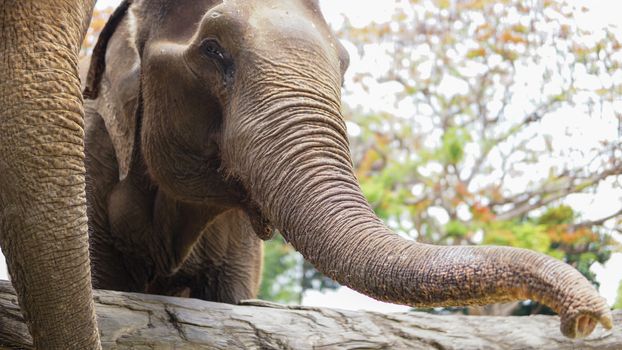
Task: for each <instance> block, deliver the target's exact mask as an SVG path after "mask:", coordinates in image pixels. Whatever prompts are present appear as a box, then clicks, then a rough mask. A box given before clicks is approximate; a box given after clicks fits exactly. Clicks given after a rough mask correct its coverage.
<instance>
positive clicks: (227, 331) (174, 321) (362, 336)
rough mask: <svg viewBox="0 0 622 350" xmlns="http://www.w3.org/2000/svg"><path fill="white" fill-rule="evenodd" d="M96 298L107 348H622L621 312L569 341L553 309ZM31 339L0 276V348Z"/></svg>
mask: <svg viewBox="0 0 622 350" xmlns="http://www.w3.org/2000/svg"><path fill="white" fill-rule="evenodd" d="M95 300H96V305H97V314H98V319H99V326H100V329H101V333H102V342H103V345H104V348H105V349H106V348H107V349H129V348H132V349H542V350H544V349H600V350H607V349H610V350H614V349H622V312H619V311H618V312H616V313H615V317H614V318H615V321H614V322H615V328H614V329H613V331H604V330H603V329H602V328H598V329H597V330H596V331H595V333H594V334H593V335H592V336H590V337H589V338H588V339H587V340H579V341H572V340H569V339H566V338H563V336H562V335H561V333H560V332H559V328H558V327H559V319H558V318H557V317H551V316H531V317H484V316H434V315H430V314H425V313H416V312H411V313H397V314H388V315H384V314H379V313H374V312H355V311H340V310H332V309H320V308H306V307H286V306H282V305H276V304H270V303H265V302H251V303H249V305H245V306H237V305H227V304H218V303H210V302H205V301H200V300H195V299H180V298H171V297H162V296H154V295H141V294H131V293H118V292H110V291H97V292H96V293H95ZM68 317H70V316H69V315H68ZM59 322H62V320H59ZM29 338H30V337H29V336H28V335H27V330H26V326H25V325H24V323H23V319H22V317H21V315H20V312H19V308H18V306H17V302H16V297H15V294H14V291H13V288H11V287H10V284H9V283H8V282H4V281H3V282H0V348H29V344H30V339H29Z"/></svg>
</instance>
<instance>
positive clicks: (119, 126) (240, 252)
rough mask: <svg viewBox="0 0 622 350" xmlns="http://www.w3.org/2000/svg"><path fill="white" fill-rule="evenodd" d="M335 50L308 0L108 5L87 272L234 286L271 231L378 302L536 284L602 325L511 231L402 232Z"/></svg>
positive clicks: (97, 90)
mask: <svg viewBox="0 0 622 350" xmlns="http://www.w3.org/2000/svg"><path fill="white" fill-rule="evenodd" d="M348 64H349V57H348V54H347V51H346V50H345V49H344V47H343V46H342V45H341V44H340V42H339V41H338V40H337V39H336V38H335V35H334V34H333V32H332V31H331V30H330V29H329V27H328V25H327V23H326V21H325V20H324V18H323V15H322V14H321V11H320V8H319V5H318V1H317V0H263V1H242V0H222V1H220V0H200V1H196V0H192V1H190V0H178V1H170V0H152V1H146V0H135V1H131V2H130V1H126V2H124V3H123V4H122V5H121V6H120V7H119V8H118V9H117V10H116V11H115V13H114V14H113V15H112V16H111V19H110V20H109V22H108V23H107V25H106V26H105V28H104V30H103V31H102V34H101V36H100V38H99V40H98V43H97V45H96V47H95V49H94V51H93V57H92V60H91V64H90V67H89V71H88V76H87V78H86V82H85V89H84V95H85V97H86V98H87V104H86V107H85V108H86V134H85V150H86V168H87V176H88V178H87V201H88V216H89V230H90V243H91V256H92V261H93V283H94V286H95V287H96V288H105V289H114V290H121V291H131V292H149V293H158V294H165V295H177V296H190V297H196V298H202V299H207V300H213V301H219V302H227V303H236V302H239V301H240V300H242V299H245V298H251V297H254V296H255V295H256V293H257V288H258V283H259V274H260V271H261V257H262V246H261V240H262V239H263V240H265V239H269V238H270V237H271V235H272V233H273V232H274V231H275V230H278V231H279V232H280V233H281V234H282V236H283V237H284V238H285V239H286V240H287V241H288V242H289V243H291V244H292V246H293V247H295V249H296V250H298V251H299V252H301V253H302V255H303V256H304V257H305V259H307V260H308V261H309V262H311V263H312V264H313V265H314V266H315V267H316V268H317V269H318V270H320V271H321V272H323V273H324V274H326V275H327V276H329V277H331V278H333V279H334V280H336V281H338V282H339V283H341V284H343V285H346V286H349V287H351V288H353V289H355V290H357V291H360V292H362V293H364V294H366V295H369V296H371V297H373V298H376V299H378V300H382V301H388V302H393V303H401V304H407V305H413V306H426V307H431V306H458V305H470V304H486V303H492V302H499V301H509V300H516V299H521V298H523V299H526V298H530V299H534V300H537V301H540V302H543V303H545V304H547V305H549V306H550V307H552V308H553V309H554V310H555V311H556V312H558V313H559V314H560V316H561V331H562V333H563V334H564V335H566V336H568V337H573V338H574V337H584V336H587V335H588V334H590V333H591V332H592V331H593V329H594V328H595V326H596V325H597V323H598V322H600V323H601V324H602V325H603V326H604V327H607V328H610V327H611V322H612V321H611V315H610V312H609V308H608V306H607V304H606V302H605V300H604V299H603V298H602V297H600V296H599V295H598V293H597V292H596V290H595V289H594V287H593V286H592V285H591V284H590V283H589V282H588V281H587V280H586V279H585V278H584V277H583V276H582V275H581V274H580V273H579V272H578V271H576V270H575V269H574V268H572V267H571V266H569V265H567V264H565V263H563V262H561V261H558V260H556V259H553V258H551V257H547V256H545V255H542V254H539V253H536V252H533V251H529V250H525V249H517V248H510V247H495V246H481V247H473V246H434V245H427V244H421V243H418V242H416V241H411V240H407V239H404V238H401V237H400V236H399V235H397V234H395V233H393V232H391V231H390V230H389V229H388V228H387V227H386V226H385V224H384V223H383V222H382V221H381V220H380V219H379V218H378V217H377V216H376V215H375V214H374V212H373V210H372V208H371V207H370V205H369V204H368V202H367V201H366V199H365V197H364V196H363V194H362V191H361V189H360V187H359V184H358V182H357V179H356V177H355V175H354V171H353V164H352V160H351V156H350V150H349V143H348V142H349V141H348V138H347V133H346V127H345V122H344V119H343V116H342V115H341V112H340V110H341V96H340V94H341V85H342V82H343V75H344V72H345V70H346V69H347V67H348Z"/></svg>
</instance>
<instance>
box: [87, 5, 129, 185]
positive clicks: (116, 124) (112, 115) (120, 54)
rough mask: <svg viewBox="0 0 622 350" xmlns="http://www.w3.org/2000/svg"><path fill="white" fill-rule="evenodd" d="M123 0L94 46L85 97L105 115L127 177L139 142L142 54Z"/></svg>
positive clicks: (120, 164) (107, 127)
mask: <svg viewBox="0 0 622 350" xmlns="http://www.w3.org/2000/svg"><path fill="white" fill-rule="evenodd" d="M130 5H131V1H124V2H123V3H121V5H119V7H118V8H117V9H116V10H115V11H114V12H113V14H112V15H111V16H110V19H109V20H108V22H107V23H106V25H105V26H104V28H103V29H102V32H101V34H100V35H99V38H98V40H97V44H96V45H95V48H94V49H93V54H92V57H91V64H90V66H89V70H88V74H87V77H86V79H85V80H86V81H85V88H84V92H83V95H84V98H85V99H91V100H93V102H92V104H93V106H94V108H95V109H96V110H97V112H98V113H99V114H100V115H101V116H102V118H103V120H104V124H105V125H106V129H107V131H108V135H109V136H110V139H111V141H112V145H113V147H114V150H115V154H116V157H117V162H118V167H119V179H120V180H123V179H124V178H125V177H127V175H128V173H129V171H130V165H131V164H132V154H133V152H134V151H133V150H134V147H135V146H137V144H136V142H137V141H136V129H137V124H138V123H139V120H137V107H138V106H137V105H138V100H139V95H140V55H139V52H138V50H137V47H136V35H137V33H136V32H137V25H136V19H135V17H134V15H133V13H132V11H131V8H130Z"/></svg>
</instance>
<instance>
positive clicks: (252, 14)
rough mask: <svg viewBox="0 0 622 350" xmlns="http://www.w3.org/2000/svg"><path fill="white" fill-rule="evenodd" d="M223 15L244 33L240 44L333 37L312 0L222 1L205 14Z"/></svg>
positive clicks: (324, 41) (320, 40) (328, 39)
mask: <svg viewBox="0 0 622 350" xmlns="http://www.w3.org/2000/svg"><path fill="white" fill-rule="evenodd" d="M218 16H222V17H225V18H226V19H227V20H226V22H227V24H228V26H229V27H230V29H233V28H231V26H235V27H237V28H235V29H237V30H239V34H241V35H242V36H243V38H242V39H243V41H244V43H242V44H243V45H244V44H245V45H246V46H252V47H258V46H260V45H268V46H270V45H271V44H272V43H277V42H279V41H282V40H283V39H287V40H290V41H291V40H296V41H300V42H307V43H309V42H314V43H322V44H325V45H326V46H331V45H330V43H331V42H332V41H334V40H335V39H334V37H333V35H332V34H331V31H330V29H329V28H328V25H327V24H326V22H325V21H324V19H323V17H322V15H321V13H320V11H319V7H318V6H317V4H316V3H315V2H314V1H311V0H266V1H261V2H248V1H246V2H242V1H225V2H224V3H223V4H222V5H220V6H217V7H215V8H214V9H213V11H211V13H209V14H207V18H206V19H207V20H210V17H212V18H213V17H218Z"/></svg>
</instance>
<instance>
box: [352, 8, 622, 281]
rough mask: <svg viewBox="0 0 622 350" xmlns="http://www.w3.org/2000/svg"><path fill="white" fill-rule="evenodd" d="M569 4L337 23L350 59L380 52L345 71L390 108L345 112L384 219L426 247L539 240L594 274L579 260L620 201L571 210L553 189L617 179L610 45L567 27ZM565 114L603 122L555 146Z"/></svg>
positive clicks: (602, 235)
mask: <svg viewBox="0 0 622 350" xmlns="http://www.w3.org/2000/svg"><path fill="white" fill-rule="evenodd" d="M579 11H585V10H579ZM575 13H576V11H575V10H574V9H573V8H571V7H570V6H569V5H568V4H567V3H565V2H552V1H545V2H544V3H542V4H541V5H537V4H536V5H533V6H529V5H526V4H525V3H524V2H522V1H503V2H502V3H499V2H498V1H437V2H430V1H411V2H410V5H404V6H403V7H401V8H399V9H398V10H397V12H396V14H395V20H394V21H393V22H391V23H385V24H375V25H372V26H370V27H365V28H354V27H351V26H346V27H344V28H343V29H342V33H341V36H342V37H345V38H346V39H347V40H348V41H349V42H350V43H352V44H353V45H354V46H355V47H356V49H357V50H358V52H359V54H360V59H361V60H363V61H365V60H371V58H370V57H377V55H378V54H379V53H378V50H377V48H376V49H373V50H372V49H370V45H369V43H372V42H373V43H377V45H379V46H380V47H381V48H382V53H381V54H384V55H386V59H387V60H388V61H390V64H388V65H387V68H386V69H384V70H383V71H382V72H369V71H367V72H356V74H355V75H354V76H353V80H354V81H355V82H356V84H355V85H357V84H358V85H361V86H363V88H364V89H367V90H369V91H373V92H376V93H377V92H378V91H379V90H380V89H382V88H384V89H392V90H393V91H395V96H396V97H395V98H394V106H392V108H389V109H392V112H391V113H387V112H386V111H385V112H381V113H369V112H366V111H365V110H364V108H362V107H361V106H353V105H350V108H349V109H348V113H347V114H348V115H349V116H350V117H351V122H352V123H353V124H354V125H355V126H357V127H358V128H357V130H360V133H356V135H354V137H353V140H352V144H353V147H354V151H353V152H354V157H355V164H357V169H358V176H359V179H360V180H361V183H362V187H363V190H364V192H365V194H366V196H367V198H368V199H369V200H370V202H371V203H372V204H373V206H374V208H375V209H376V212H377V213H378V214H379V215H380V216H381V217H383V218H384V219H385V220H386V221H387V223H388V224H389V225H390V226H392V228H393V229H395V230H397V231H401V232H402V233H403V234H405V235H409V236H412V237H414V238H416V239H417V240H419V241H422V242H428V243H435V244H479V243H485V244H498V245H512V246H518V247H524V248H529V249H533V250H537V251H540V252H544V253H547V254H550V255H553V256H556V257H558V258H561V259H564V260H565V261H567V262H568V263H570V264H572V265H574V266H575V267H576V268H578V269H579V270H580V271H581V272H582V273H583V274H584V275H586V277H588V278H589V279H590V280H592V281H594V282H595V280H594V276H593V274H592V273H591V272H590V271H589V268H590V266H591V265H592V264H593V263H595V262H600V263H603V262H605V261H607V260H608V259H609V256H610V254H611V252H612V251H613V249H614V248H615V245H616V243H615V241H614V240H613V239H612V238H611V236H610V233H611V231H612V229H611V228H609V229H608V228H605V227H604V224H605V223H606V222H608V221H609V222H611V221H613V219H615V218H616V217H620V215H621V214H622V205H621V206H620V207H619V208H617V210H615V211H614V212H613V213H606V214H603V216H602V217H601V218H598V219H596V220H582V219H581V216H580V214H579V213H578V212H577V210H575V209H574V208H573V207H571V206H569V205H568V204H565V203H564V199H565V198H568V196H570V195H571V194H577V193H583V194H585V193H590V192H593V191H595V190H596V189H597V188H598V186H603V184H604V183H609V184H610V185H609V186H617V188H620V179H621V177H620V174H622V157H621V155H622V152H621V151H620V150H621V149H622V148H621V147H620V146H621V142H620V141H621V139H622V138H621V137H620V133H619V132H618V131H617V130H618V128H619V127H620V123H621V121H622V119H621V118H622V114H620V113H619V112H617V111H616V110H617V109H614V106H617V105H618V104H619V102H618V101H616V99H617V97H616V96H619V94H620V92H622V79H621V77H620V76H619V75H617V74H616V72H617V71H618V70H619V68H620V66H621V65H622V56H621V53H622V50H621V48H622V46H621V44H620V39H621V38H618V37H616V36H615V35H614V34H613V33H612V32H610V31H608V30H607V29H606V28H605V29H603V30H601V31H599V32H588V31H586V30H584V29H582V28H580V27H578V25H577V24H576V21H575V20H574V16H575ZM377 81H381V82H382V83H380V84H378V83H377ZM589 81H591V83H589ZM596 81H598V83H596ZM347 96H348V93H347V92H346V98H347ZM564 113H577V114H584V115H585V116H584V118H593V119H600V120H604V121H606V122H605V123H606V124H607V125H608V127H609V128H612V129H613V130H614V132H613V133H609V135H606V136H602V137H600V138H599V139H598V140H593V141H592V142H590V145H589V147H585V146H584V145H581V144H570V145H564V144H563V142H561V141H560V137H561V136H560V134H561V133H557V132H555V130H553V128H552V125H555V124H564V122H565V121H564V119H563V114H564ZM567 125H568V127H571V126H573V124H571V123H567ZM539 129H540V130H539ZM542 129H544V130H545V132H542ZM571 132H572V131H571ZM577 134H578V133H577V132H573V133H572V136H576V135H577ZM567 141H570V140H567ZM526 189H527V190H526ZM614 209H615V208H614ZM609 227H611V226H609ZM613 229H615V230H620V223H619V222H618V223H614V227H613Z"/></svg>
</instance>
